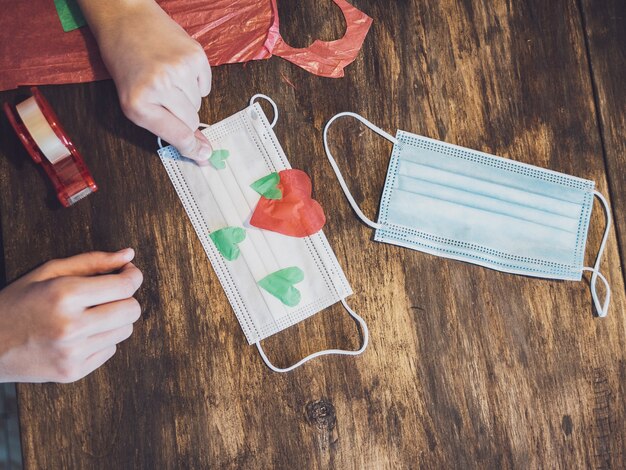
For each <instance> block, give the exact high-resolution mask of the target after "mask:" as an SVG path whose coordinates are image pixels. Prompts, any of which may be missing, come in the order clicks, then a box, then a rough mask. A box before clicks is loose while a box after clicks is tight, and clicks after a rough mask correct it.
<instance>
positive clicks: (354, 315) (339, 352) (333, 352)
mask: <svg viewBox="0 0 626 470" xmlns="http://www.w3.org/2000/svg"><path fill="white" fill-rule="evenodd" d="M341 303H342V304H343V306H344V308H345V309H346V310H347V311H348V313H349V314H350V316H351V317H352V318H354V319H355V320H356V321H357V322H358V324H359V326H360V327H361V332H362V334H363V345H362V346H361V347H360V348H359V349H357V350H356V351H347V350H345V349H325V350H323V351H318V352H315V353H313V354H310V355H308V356H307V357H305V358H304V359H300V360H299V361H298V362H296V363H295V364H294V365H292V366H289V367H285V368H284V369H283V368H281V367H276V366H275V365H274V364H272V362H271V361H270V360H269V359H268V358H267V356H266V355H265V351H263V348H262V347H261V343H260V342H258V343H255V345H256V347H257V349H258V350H259V354H260V355H261V358H262V359H263V362H265V365H267V367H269V368H270V369H272V370H273V371H274V372H289V371H292V370H294V369H296V368H298V367H300V366H301V365H302V364H304V363H305V362H309V361H310V360H311V359H315V358H316V357H320V356H329V355H341V356H358V355H359V354H361V353H362V352H363V351H365V349H366V348H367V344H368V342H369V330H368V329H367V324H366V323H365V320H363V318H361V317H360V316H359V315H358V314H357V313H356V312H355V311H354V310H352V309H351V308H350V306H349V305H348V303H347V302H346V299H341Z"/></svg>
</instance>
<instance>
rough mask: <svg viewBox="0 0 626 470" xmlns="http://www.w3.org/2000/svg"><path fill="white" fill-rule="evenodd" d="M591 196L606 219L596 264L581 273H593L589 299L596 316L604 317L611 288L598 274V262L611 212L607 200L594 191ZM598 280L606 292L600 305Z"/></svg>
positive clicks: (600, 258) (607, 231) (606, 236)
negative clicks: (596, 313) (602, 210)
mask: <svg viewBox="0 0 626 470" xmlns="http://www.w3.org/2000/svg"><path fill="white" fill-rule="evenodd" d="M593 194H594V196H596V197H597V198H598V199H599V200H600V202H601V203H602V208H603V209H604V216H605V218H606V227H605V229H604V236H603V237H602V242H601V243H600V248H598V254H597V256H596V262H595V264H594V265H593V268H590V267H584V268H583V271H589V272H591V273H593V274H592V275H591V281H590V282H589V287H590V289H591V297H592V298H593V304H594V305H595V307H596V311H597V312H598V316H599V317H606V314H607V313H608V310H609V303H610V301H611V287H610V286H609V282H608V281H607V280H606V278H605V277H604V276H603V275H602V273H601V272H600V262H601V261H602V255H603V254H604V249H605V248H606V241H607V239H608V238H609V230H610V229H611V210H610V209H609V203H608V202H607V200H606V199H605V198H604V196H603V195H602V194H601V193H599V192H598V191H595V190H594V192H593ZM598 278H600V280H601V281H602V282H603V283H604V288H605V290H606V294H605V296H604V302H603V303H600V299H599V298H598V292H597V287H596V286H597V281H598Z"/></svg>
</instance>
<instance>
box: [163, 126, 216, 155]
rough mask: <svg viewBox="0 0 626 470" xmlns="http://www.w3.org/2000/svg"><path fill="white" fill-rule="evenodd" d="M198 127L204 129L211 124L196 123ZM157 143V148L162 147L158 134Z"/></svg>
mask: <svg viewBox="0 0 626 470" xmlns="http://www.w3.org/2000/svg"><path fill="white" fill-rule="evenodd" d="M198 127H200V128H201V129H206V128H208V127H211V126H209V125H208V124H203V123H200V124H199V125H198ZM157 144H159V149H162V148H163V141H162V140H161V138H160V137H159V136H157ZM177 150H178V149H177Z"/></svg>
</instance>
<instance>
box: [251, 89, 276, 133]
mask: <svg viewBox="0 0 626 470" xmlns="http://www.w3.org/2000/svg"><path fill="white" fill-rule="evenodd" d="M257 98H263V99H264V100H266V101H268V102H269V104H271V105H272V109H273V110H274V119H272V123H271V124H270V127H271V128H272V129H273V128H274V126H275V125H276V123H277V122H278V106H276V103H274V100H273V99H272V98H270V97H269V96H267V95H264V94H262V93H257V94H256V95H254V96H253V97H252V98H250V106H252V105H253V104H254V102H255V100H256V99H257Z"/></svg>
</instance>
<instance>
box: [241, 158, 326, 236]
mask: <svg viewBox="0 0 626 470" xmlns="http://www.w3.org/2000/svg"><path fill="white" fill-rule="evenodd" d="M278 175H279V177H280V182H279V183H278V185H277V188H278V189H279V190H280V191H281V192H282V195H283V197H282V198H281V199H268V198H266V197H265V196H261V199H259V202H258V203H257V205H256V208H255V209H254V213H253V214H252V217H251V218H250V225H252V226H254V227H257V228H261V229H265V230H271V231H272V232H278V233H282V234H283V235H287V236H290V237H307V236H309V235H313V234H315V233H317V232H319V231H320V230H321V229H322V227H323V226H324V224H325V223H326V216H325V215H324V210H323V209H322V206H320V205H319V203H318V202H317V201H316V200H314V199H312V198H311V191H312V185H311V179H310V178H309V176H308V175H307V174H306V173H305V172H304V171H302V170H295V169H289V170H283V171H281V172H280V173H278Z"/></svg>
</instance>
